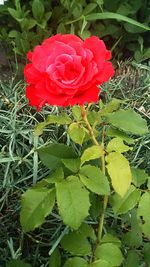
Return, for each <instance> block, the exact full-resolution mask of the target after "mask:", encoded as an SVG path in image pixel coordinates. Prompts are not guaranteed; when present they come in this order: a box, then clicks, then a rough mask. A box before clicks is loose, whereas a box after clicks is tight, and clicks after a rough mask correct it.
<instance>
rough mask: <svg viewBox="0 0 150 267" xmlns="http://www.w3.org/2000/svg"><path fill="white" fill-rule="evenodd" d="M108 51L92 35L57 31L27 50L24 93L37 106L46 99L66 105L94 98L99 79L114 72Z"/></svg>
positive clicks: (97, 89) (97, 92)
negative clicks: (85, 35)
mask: <svg viewBox="0 0 150 267" xmlns="http://www.w3.org/2000/svg"><path fill="white" fill-rule="evenodd" d="M110 58H111V53H110V51H108V50H107V49H106V47H105V44H104V42H103V41H102V40H100V39H99V38H98V37H96V36H92V37H90V38H87V39H85V41H83V40H81V39H80V38H79V37H77V36H76V35H73V34H65V35H61V34H57V35H55V36H52V37H50V38H48V39H46V40H45V41H44V42H43V43H42V44H41V45H38V46H36V47H35V49H34V50H33V52H29V53H28V60H29V61H30V63H29V64H27V65H26V66H25V69H24V75H25V78H26V82H27V87H26V97H27V98H28V99H29V102H30V105H31V106H36V107H37V109H38V110H39V109H40V108H41V107H42V106H44V105H45V104H46V103H48V104H49V105H57V106H62V107H66V106H68V105H71V106H73V105H76V104H79V105H83V104H84V103H92V102H97V100H98V98H99V93H100V88H99V87H98V86H99V85H101V84H102V83H104V82H106V81H108V80H109V78H110V77H112V76H113V75H114V69H113V66H112V63H111V62H109V61H108V60H109V59H110Z"/></svg>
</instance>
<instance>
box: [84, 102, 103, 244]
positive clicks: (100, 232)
mask: <svg viewBox="0 0 150 267" xmlns="http://www.w3.org/2000/svg"><path fill="white" fill-rule="evenodd" d="M80 107H81V115H82V118H83V120H84V121H85V123H86V127H87V129H88V131H89V134H90V136H91V138H92V141H93V143H94V144H95V145H97V146H100V147H102V148H103V149H104V138H105V127H104V128H103V132H102V142H101V145H100V144H99V143H98V141H97V139H96V138H95V135H94V132H93V129H92V127H91V125H90V123H89V121H88V119H87V112H86V109H85V107H84V106H80ZM101 170H102V172H103V174H105V154H104V155H102V156H101ZM107 203H108V196H107V195H105V196H104V201H103V210H102V214H101V217H100V220H99V225H98V234H97V242H98V243H100V242H101V238H102V232H103V225H104V218H105V211H106V208H107Z"/></svg>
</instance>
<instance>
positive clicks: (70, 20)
mask: <svg viewBox="0 0 150 267" xmlns="http://www.w3.org/2000/svg"><path fill="white" fill-rule="evenodd" d="M149 11H150V4H149V3H148V1H147V0H138V1H135V0H130V1H125V0H113V1H111V2H110V1H109V0H104V1H103V0H95V1H88V0H76V1H71V0H60V1H56V0H55V1H52V0H49V1H48V0H46V1H44V0H31V1H20V0H14V1H8V2H6V3H5V5H3V6H0V19H1V29H0V40H1V41H3V42H4V43H6V44H9V45H11V46H13V50H14V51H15V53H17V54H19V55H21V56H24V55H25V54H26V53H27V51H29V50H30V49H32V48H33V47H34V46H35V45H37V44H39V43H40V42H42V40H43V39H44V38H47V37H48V36H51V35H53V34H56V33H75V34H77V35H79V36H80V37H82V38H83V39H85V38H87V37H89V36H91V35H98V36H99V37H100V38H103V39H104V41H105V42H106V43H107V44H108V48H110V47H111V48H112V51H113V52H114V58H116V59H117V60H118V59H120V58H122V57H123V58H124V57H127V58H129V57H134V59H135V60H136V61H138V62H142V61H145V60H147V59H149V58H150V48H148V46H149V42H150V40H149V38H147V31H148V30H150V28H149V27H148V26H147V25H148V24H149V22H150V12H149Z"/></svg>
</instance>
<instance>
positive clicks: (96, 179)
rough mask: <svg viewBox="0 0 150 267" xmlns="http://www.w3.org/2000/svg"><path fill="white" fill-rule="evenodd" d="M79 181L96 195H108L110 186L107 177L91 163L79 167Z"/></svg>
mask: <svg viewBox="0 0 150 267" xmlns="http://www.w3.org/2000/svg"><path fill="white" fill-rule="evenodd" d="M79 176H80V179H81V182H82V183H83V184H84V185H85V186H86V187H87V188H88V189H89V190H90V191H92V192H94V193H96V194H98V195H109V193H110V187H109V182H108V179H107V177H106V176H105V175H104V174H103V173H102V171H101V170H100V169H99V168H97V167H95V166H92V165H85V166H83V167H82V168H81V169H80V172H79Z"/></svg>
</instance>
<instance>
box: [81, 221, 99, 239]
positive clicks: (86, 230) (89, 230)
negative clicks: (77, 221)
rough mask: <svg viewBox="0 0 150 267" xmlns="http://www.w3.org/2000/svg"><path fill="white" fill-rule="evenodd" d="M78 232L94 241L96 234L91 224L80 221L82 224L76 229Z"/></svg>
mask: <svg viewBox="0 0 150 267" xmlns="http://www.w3.org/2000/svg"><path fill="white" fill-rule="evenodd" d="M78 232H79V233H81V234H83V235H84V236H85V237H88V238H90V239H91V240H93V241H96V235H95V232H94V229H93V227H92V226H91V225H89V224H85V223H82V225H81V226H80V228H79V229H78Z"/></svg>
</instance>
